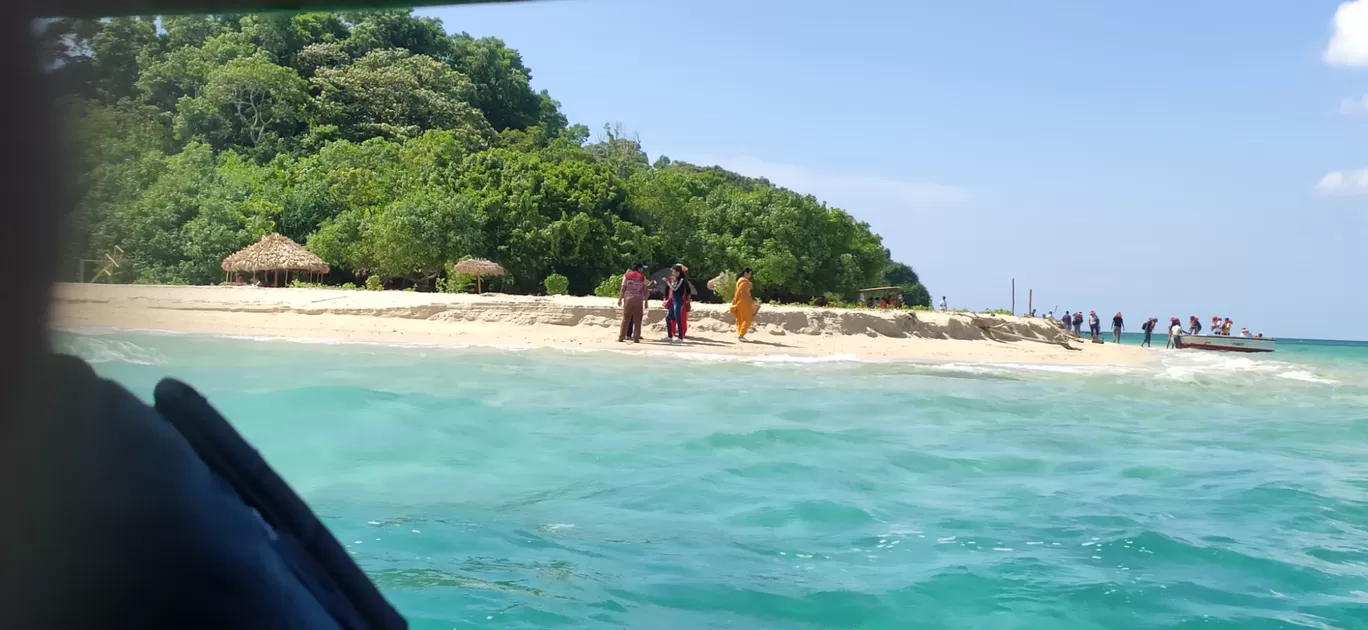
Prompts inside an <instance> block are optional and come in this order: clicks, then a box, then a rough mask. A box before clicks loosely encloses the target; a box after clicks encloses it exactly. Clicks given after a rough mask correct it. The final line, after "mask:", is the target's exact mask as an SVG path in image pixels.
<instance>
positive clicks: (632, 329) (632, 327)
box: [618, 264, 651, 337]
mask: <svg viewBox="0 0 1368 630" xmlns="http://www.w3.org/2000/svg"><path fill="white" fill-rule="evenodd" d="M631 272H632V270H631V269H630V268H628V269H627V271H624V272H622V277H624V278H625V277H627V274H629V273H631ZM641 277H643V278H650V277H651V270H650V269H647V268H646V265H644V264H643V265H642V266H641ZM618 295H621V292H619V293H618ZM650 297H651V282H650V280H647V281H646V298H647V299H648V300H649V299H650ZM647 306H648V304H647V303H646V302H642V304H641V322H642V323H643V324H644V323H646V307H647ZM634 334H636V324H634V323H632V322H627V334H625V335H623V337H631V336H632V335H634Z"/></svg>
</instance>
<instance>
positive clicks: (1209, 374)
mask: <svg viewBox="0 0 1368 630" xmlns="http://www.w3.org/2000/svg"><path fill="white" fill-rule="evenodd" d="M58 330H60V331H62V332H67V333H71V334H75V335H78V336H83V337H87V338H99V337H107V336H109V335H113V334H118V333H134V334H146V335H163V336H186V333H178V332H173V331H164V330H151V329H137V330H134V329H114V328H109V327H80V326H76V327H73V326H68V327H62V328H59V329H58ZM190 336H203V337H212V338H222V339H233V340H240V341H253V342H280V341H286V342H291V343H298V344H309V345H352V346H371V347H391V348H417V349H439V350H456V351H460V350H487V351H493V352H526V351H537V350H540V351H545V352H560V353H564V354H611V355H615V356H638V357H650V358H653V359H657V358H659V359H674V360H682V361H689V362H696V363H718V364H748V365H754V366H761V367H764V366H776V367H777V366H788V365H814V366H816V365H832V366H835V365H852V366H857V365H885V366H895V365H901V366H912V367H914V368H917V369H924V370H926V371H927V372H928V373H930V374H935V373H936V372H951V373H960V374H973V375H988V376H1018V377H1019V376H1025V375H1032V374H1034V375H1039V376H1040V377H1045V378H1048V377H1049V376H1051V375H1077V376H1114V377H1126V376H1141V377H1157V378H1161V379H1165V380H1174V381H1185V382H1194V383H1200V382H1210V381H1212V380H1230V379H1240V378H1244V377H1247V376H1251V375H1262V376H1265V377H1268V378H1278V379H1282V380H1288V381H1298V382H1303V383H1312V384H1317V385H1333V384H1338V383H1339V382H1340V381H1338V380H1336V379H1334V378H1331V377H1329V376H1326V375H1324V374H1319V373H1317V372H1315V371H1314V370H1313V368H1311V367H1309V366H1306V365H1299V364H1294V363H1289V362H1285V361H1278V360H1272V359H1253V358H1250V357H1247V356H1241V355H1230V354H1223V353H1211V352H1195V351H1192V352H1188V351H1165V350H1159V351H1156V352H1155V354H1156V355H1158V362H1157V363H1155V364H1151V365H1148V366H1114V365H1054V364H1032V363H963V362H946V363H936V362H928V361H902V360H888V359H870V358H860V357H858V356H856V355H853V354H831V355H822V356H809V355H791V354H772V355H753V356H745V355H732V354H723V353H716V352H695V351H683V352H680V351H672V350H663V349H662V350H656V349H646V348H643V349H637V348H550V347H541V346H531V345H525V344H452V343H440V342H413V341H383V342H381V341H365V340H354V339H338V338H328V337H289V336H269V335H233V334H217V335H190ZM78 354H81V355H82V356H83V357H85V358H87V359H88V360H90V361H92V362H109V361H121V360H123V358H121V357H125V356H126V357H127V359H128V361H127V362H129V363H140V364H147V365H156V364H158V363H159V361H160V359H158V358H152V357H149V356H147V355H142V354H138V353H136V352H131V353H119V352H104V353H99V352H96V353H92V354H90V355H87V354H86V353H83V352H78Z"/></svg>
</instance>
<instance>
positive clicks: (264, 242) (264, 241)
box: [223, 234, 329, 282]
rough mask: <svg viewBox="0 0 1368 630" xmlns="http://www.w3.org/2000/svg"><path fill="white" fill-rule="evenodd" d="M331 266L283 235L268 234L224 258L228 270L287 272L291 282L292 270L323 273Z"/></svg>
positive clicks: (231, 271) (224, 264)
mask: <svg viewBox="0 0 1368 630" xmlns="http://www.w3.org/2000/svg"><path fill="white" fill-rule="evenodd" d="M328 269H329V267H328V263H326V262H323V259H322V258H319V257H318V256H316V255H314V253H313V252H311V251H309V250H307V249H304V247H303V246H301V245H300V244H299V243H296V242H294V241H292V240H290V239H289V238H286V237H284V236H281V235H279V234H267V235H266V236H263V237H261V240H259V241H257V242H255V243H253V244H251V245H249V246H247V247H246V248H244V249H243V250H241V251H239V252H237V253H235V254H231V255H229V256H228V257H227V258H224V259H223V270H224V271H226V272H228V273H243V272H249V273H252V274H255V273H256V272H258V271H270V272H274V273H278V272H281V271H283V272H285V280H286V281H287V282H288V281H289V279H290V272H291V271H293V272H296V273H300V272H304V273H320V274H322V273H328Z"/></svg>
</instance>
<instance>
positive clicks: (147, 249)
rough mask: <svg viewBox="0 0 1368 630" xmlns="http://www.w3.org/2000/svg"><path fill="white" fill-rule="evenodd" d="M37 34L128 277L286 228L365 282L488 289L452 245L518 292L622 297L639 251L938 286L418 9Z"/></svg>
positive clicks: (149, 21)
mask: <svg viewBox="0 0 1368 630" xmlns="http://www.w3.org/2000/svg"><path fill="white" fill-rule="evenodd" d="M158 20H160V21H158ZM159 26H160V27H159ZM39 40H40V42H41V44H42V46H43V50H44V51H45V54H46V55H47V59H46V60H45V62H46V63H45V67H47V68H50V71H49V72H50V75H51V78H52V79H53V81H54V84H55V85H57V86H58V87H59V89H60V90H61V91H62V92H63V94H62V98H61V99H60V100H59V103H60V104H61V107H62V111H63V112H66V113H67V114H68V116H69V120H70V128H71V129H72V130H73V132H74V133H73V136H74V140H75V141H76V142H77V146H76V147H73V150H69V151H68V153H69V154H71V155H73V156H75V158H76V160H77V164H78V165H79V169H80V176H79V178H78V179H77V182H76V185H77V189H76V190H75V191H74V192H75V194H76V198H77V200H78V202H77V212H76V214H75V216H74V218H73V219H74V220H73V221H72V235H71V236H72V238H71V242H70V245H69V246H68V249H69V250H70V251H71V254H72V256H73V257H74V256H80V257H82V258H99V257H100V256H102V255H103V254H104V253H105V252H108V251H109V250H110V249H111V248H112V247H114V246H120V247H122V248H123V249H124V251H125V252H126V258H125V261H126V262H125V264H124V265H123V266H122V267H120V268H119V269H118V270H117V271H116V275H115V277H114V278H111V279H112V280H114V281H118V282H135V281H136V282H161V283H188V284H201V283H214V282H219V281H221V279H222V272H221V270H220V268H219V264H220V262H221V260H222V259H223V257H224V256H226V255H228V254H230V253H232V252H233V251H235V250H237V249H239V248H241V247H243V246H245V245H247V244H249V243H251V242H252V241H254V240H255V239H257V238H258V237H260V236H261V235H262V234H266V233H269V232H279V233H281V234H284V235H285V236H288V237H290V238H292V239H294V240H295V241H297V242H299V243H302V244H304V245H305V246H306V247H308V248H309V249H310V250H312V251H313V252H314V253H316V254H318V255H319V256H321V257H323V258H324V259H325V260H327V261H328V262H329V263H330V264H332V265H333V266H335V267H337V268H339V269H343V270H347V271H349V272H351V273H355V274H358V275H360V276H370V278H369V279H368V280H367V282H366V286H367V288H372V289H374V288H378V287H379V286H380V285H382V284H383V281H384V280H386V279H394V278H402V279H404V280H406V281H408V282H407V283H406V284H413V285H416V286H417V287H419V290H423V289H426V288H428V287H432V288H434V289H436V290H439V291H446V292H461V291H469V290H473V288H474V286H473V285H474V282H473V279H472V278H468V277H459V276H456V275H453V274H452V273H451V268H450V264H451V263H452V262H453V261H457V260H460V259H462V258H464V257H481V258H488V259H491V260H493V261H495V262H497V263H499V264H500V265H502V266H503V267H504V269H505V270H506V271H507V275H505V276H503V277H501V278H486V279H485V284H489V283H490V282H495V283H498V285H499V286H500V287H501V289H503V290H506V291H512V292H524V293H530V292H536V291H539V290H541V289H543V288H545V289H546V290H548V291H551V287H549V286H546V285H545V283H544V282H540V281H538V280H537V278H548V276H550V275H551V274H553V272H554V274H555V275H557V276H560V277H562V278H564V280H565V284H564V291H566V292H569V293H574V294H587V293H590V292H593V293H596V294H616V292H617V290H618V284H619V282H620V280H619V279H617V277H616V276H615V275H614V274H620V273H621V272H622V270H623V269H625V268H627V267H628V266H630V265H631V264H632V263H636V262H639V263H643V264H645V265H647V266H648V267H649V268H651V269H660V268H664V267H666V266H669V265H673V264H675V263H677V262H683V263H685V264H687V265H688V266H689V267H690V274H691V276H692V277H693V278H695V281H696V282H698V281H702V280H701V279H704V278H710V277H713V276H715V275H716V274H717V273H719V272H721V271H722V270H724V269H731V270H736V269H741V268H743V267H748V266H749V267H753V268H754V269H755V285H754V292H755V297H756V299H765V300H782V301H789V302H800V303H801V302H806V301H808V300H810V299H812V298H814V297H818V296H825V295H827V294H831V295H833V296H836V297H837V298H849V297H850V296H853V295H855V293H856V292H857V291H858V290H859V289H861V288H866V287H870V286H902V287H904V294H905V296H907V299H908V301H909V303H922V302H923V301H924V302H925V303H927V304H929V295H926V290H925V288H924V287H922V286H921V285H920V283H919V279H918V278H917V275H916V273H915V272H914V271H913V270H912V268H911V267H908V266H907V265H903V264H901V263H897V262H894V261H892V260H890V258H889V252H888V250H887V249H886V248H885V247H884V246H883V243H882V240H881V239H880V237H879V236H878V235H876V234H874V233H873V232H872V231H871V230H870V228H869V226H868V225H866V224H865V223H863V222H861V221H857V220H856V219H854V218H853V217H852V216H851V215H850V214H849V213H847V212H846V211H844V210H841V209H838V208H832V207H829V206H827V205H825V204H823V203H822V202H820V201H818V200H817V199H815V198H813V197H811V196H808V195H802V194H799V193H796V192H794V191H791V190H786V189H783V188H778V187H775V186H773V185H772V184H770V183H769V182H768V181H766V180H763V179H754V178H749V177H744V176H741V175H738V174H736V173H732V172H729V171H726V170H723V169H720V168H716V167H709V168H704V167H699V166H695V165H691V164H687V163H683V162H676V161H672V160H670V159H668V158H664V157H660V158H659V159H657V160H656V161H655V162H654V164H652V163H651V162H650V160H649V158H648V156H647V153H646V151H645V149H644V148H643V147H642V146H641V142H640V140H639V139H638V138H636V137H635V136H634V135H632V134H631V133H629V132H628V131H626V130H624V129H623V128H622V126H621V125H605V126H604V127H603V128H602V132H601V133H600V134H598V137H597V138H595V139H594V140H593V141H591V140H590V136H591V133H590V131H589V129H588V128H587V127H586V126H584V125H571V124H569V121H567V120H566V118H565V116H564V115H563V114H562V113H561V111H560V105H559V103H557V102H556V101H555V100H554V99H553V98H551V96H550V95H549V94H547V93H545V92H536V91H533V90H532V88H531V76H532V73H531V70H530V69H528V68H527V67H526V66H525V65H524V64H523V60H522V58H521V56H520V55H519V54H518V52H517V51H515V50H513V49H511V48H508V47H507V46H506V45H505V44H504V43H503V42H502V41H500V40H498V39H494V38H474V37H471V36H469V35H466V34H464V33H459V34H447V33H446V32H445V31H444V30H443V28H442V25H441V23H440V22H439V21H437V20H435V19H432V18H421V17H417V16H414V15H413V14H412V13H411V12H409V11H405V10H384V11H363V12H347V13H303V14H287V13H269V14H254V15H235V16H162V17H161V18H157V17H153V16H148V17H139V18H115V19H112V20H81V19H57V20H51V21H49V22H45V23H44V26H43V31H42V32H41V33H40V34H39ZM604 278H608V280H604ZM605 284H606V285H607V286H605ZM557 287H560V285H559V284H557ZM733 288H734V283H729V284H728V285H727V286H725V287H720V290H718V294H719V295H720V296H721V298H722V299H723V300H729V299H730V298H731V294H732V291H733ZM923 297H925V299H923Z"/></svg>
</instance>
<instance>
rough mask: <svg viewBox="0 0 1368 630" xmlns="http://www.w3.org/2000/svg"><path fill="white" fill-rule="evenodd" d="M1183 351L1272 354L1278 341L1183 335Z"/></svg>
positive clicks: (1255, 338) (1257, 338)
mask: <svg viewBox="0 0 1368 630" xmlns="http://www.w3.org/2000/svg"><path fill="white" fill-rule="evenodd" d="M1178 342H1179V343H1178V348H1179V349H1181V350H1216V351H1218V352H1272V351H1273V347H1274V346H1276V345H1277V344H1278V340H1277V339H1271V338H1267V337H1233V336H1232V337H1227V336H1225V335H1183V336H1182V337H1180V338H1179V340H1178Z"/></svg>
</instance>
